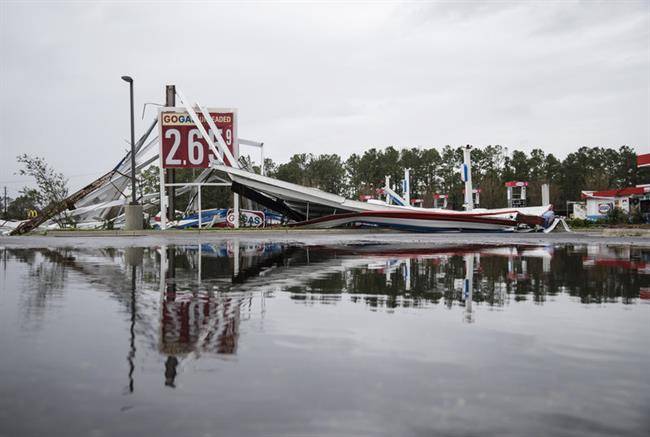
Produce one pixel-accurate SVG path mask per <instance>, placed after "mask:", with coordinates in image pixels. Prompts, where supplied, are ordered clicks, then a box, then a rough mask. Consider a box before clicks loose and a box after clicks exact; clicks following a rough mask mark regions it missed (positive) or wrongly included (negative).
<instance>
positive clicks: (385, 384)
mask: <svg viewBox="0 0 650 437" xmlns="http://www.w3.org/2000/svg"><path fill="white" fill-rule="evenodd" d="M0 252H2V253H1V255H2V256H0V262H1V263H2V264H3V268H2V275H3V276H2V278H3V279H2V281H3V282H2V283H0V350H2V351H3V352H6V351H8V352H9V353H3V355H2V359H0V374H1V375H2V376H3V378H0V393H2V395H3V396H0V435H44V434H47V433H48V431H49V430H55V429H56V430H58V429H66V431H69V432H66V434H67V435H94V434H96V435H126V434H129V433H133V430H134V429H138V430H142V432H140V433H141V434H144V435H185V434H191V435H214V434H217V433H219V434H222V435H245V436H250V435H302V434H314V435H357V434H372V435H502V434H504V432H503V431H504V429H505V430H507V431H511V432H509V433H510V434H512V435H526V434H534V435H563V434H566V435H594V434H599V433H600V434H601V435H647V432H645V431H647V429H648V427H647V407H648V405H650V397H648V393H650V386H649V385H648V381H647V378H644V377H643V375H645V374H644V373H643V371H644V369H643V363H647V362H648V360H649V359H650V356H649V355H648V354H649V352H648V348H647V344H648V331H647V318H648V311H649V310H650V305H648V303H650V268H649V266H650V250H649V249H647V248H642V247H634V246H614V247H605V246H591V245H550V246H547V245H512V246H503V245H493V246H485V245H464V246H457V245H456V246H440V245H438V246H435V247H427V246H426V245H417V244H414V245H390V244H373V245H367V244H365V245H364V244H360V245H321V246H300V245H288V244H271V243H269V244H249V243H244V242H237V241H233V242H227V243H224V244H202V245H194V246H162V247H150V248H130V249H124V250H123V249H111V248H106V249H51V248H50V249H47V248H43V249H2V248H0ZM125 357H126V360H125V359H124V358H125ZM640 363H641V365H640ZM125 381H127V383H128V386H127V387H126V388H125ZM70 405H73V406H75V408H70V407H69V406H70ZM177 411H182V414H170V412H177ZM35 418H37V420H36V419H35ZM68 428H69V429H68ZM506 433H507V432H506ZM54 434H56V432H55V433H54Z"/></svg>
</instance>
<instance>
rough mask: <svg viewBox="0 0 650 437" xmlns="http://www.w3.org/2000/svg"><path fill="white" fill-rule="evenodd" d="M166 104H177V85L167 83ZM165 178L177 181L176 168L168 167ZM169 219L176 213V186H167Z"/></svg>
mask: <svg viewBox="0 0 650 437" xmlns="http://www.w3.org/2000/svg"><path fill="white" fill-rule="evenodd" d="M165 106H168V107H174V106H176V85H167V86H166V87H165ZM165 180H166V181H167V183H168V184H175V183H176V169H174V168H168V169H167V171H166V174H165ZM167 199H168V202H167V219H168V220H169V221H173V220H174V215H175V211H176V187H175V186H173V185H172V186H170V187H167ZM164 213H165V211H162V212H161V214H164Z"/></svg>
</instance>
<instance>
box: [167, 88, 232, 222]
mask: <svg viewBox="0 0 650 437" xmlns="http://www.w3.org/2000/svg"><path fill="white" fill-rule="evenodd" d="M177 94H178V96H179V97H180V98H181V100H182V102H183V104H184V106H174V107H170V106H165V107H161V108H159V109H158V132H159V134H158V138H159V141H158V144H159V145H158V163H159V168H160V182H159V186H160V229H161V230H165V229H166V228H167V214H166V210H167V207H168V205H169V202H168V199H167V195H166V194H165V188H166V187H171V186H175V187H185V186H195V187H196V188H197V192H198V193H197V194H198V203H199V209H198V217H199V221H198V223H199V228H198V229H199V231H200V230H201V225H202V223H201V213H202V205H201V187H203V186H220V187H226V186H227V187H229V186H231V185H232V184H231V183H230V182H212V183H210V182H183V183H167V182H166V180H165V170H166V169H165V167H164V159H165V157H164V154H163V122H162V117H163V114H164V113H184V114H187V116H188V117H190V118H191V119H192V121H193V122H194V125H195V126H196V128H197V129H198V130H199V132H200V133H201V137H202V138H203V139H204V140H205V141H206V143H207V145H208V149H209V150H210V151H212V153H213V154H214V155H215V158H216V160H217V161H218V162H219V163H221V164H225V161H226V160H227V161H228V162H229V163H230V164H231V165H232V166H237V167H238V159H239V136H238V120H239V114H238V111H237V109H236V108H202V107H201V106H200V105H198V104H197V108H196V109H195V108H192V107H190V106H189V102H188V101H187V100H186V99H185V96H183V95H182V93H180V91H178V90H177ZM197 109H198V111H199V112H200V113H201V114H202V115H203V117H204V119H205V121H206V123H207V124H208V129H207V130H206V129H205V126H203V124H202V123H197V122H198V121H199V118H198V116H197V113H196V110H197ZM220 112H221V113H232V114H233V122H232V152H233V153H231V151H230V148H228V147H227V144H226V142H225V141H224V140H223V137H222V135H221V133H220V132H219V130H218V128H217V126H216V125H215V123H214V121H213V120H212V117H210V116H209V114H210V113H220ZM210 132H213V133H214V136H215V137H216V139H217V144H219V146H220V147H219V148H217V147H216V146H215V144H214V143H213V141H212V139H211V138H210V135H209V134H210ZM219 149H223V150H221V152H222V153H219V152H220V150H219ZM224 158H225V159H224ZM197 168H211V163H210V161H209V160H208V166H207V167H197ZM233 209H234V210H235V211H236V213H237V214H236V215H237V216H238V213H239V196H238V195H236V194H235V196H234V205H233ZM235 227H236V228H238V227H239V220H236V223H235Z"/></svg>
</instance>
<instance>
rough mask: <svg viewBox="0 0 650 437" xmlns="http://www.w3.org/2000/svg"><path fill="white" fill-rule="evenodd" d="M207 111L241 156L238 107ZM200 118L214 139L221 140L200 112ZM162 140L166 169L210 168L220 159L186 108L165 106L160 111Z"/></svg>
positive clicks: (163, 164)
mask: <svg viewBox="0 0 650 437" xmlns="http://www.w3.org/2000/svg"><path fill="white" fill-rule="evenodd" d="M207 112H208V113H209V114H210V117H211V118H212V120H213V121H214V124H215V125H216V126H217V128H218V129H219V131H220V133H221V137H222V138H223V140H224V141H225V143H226V145H227V146H228V149H230V152H231V153H232V154H233V156H234V157H235V159H237V156H239V153H238V152H239V150H238V149H239V145H238V142H237V110H236V109H208V110H207ZM197 115H198V117H199V120H200V121H201V123H202V124H203V127H204V128H205V131H206V132H208V135H210V139H212V142H213V143H214V144H215V145H217V148H218V141H217V137H216V135H215V133H214V132H212V130H211V129H210V126H209V125H208V122H207V121H206V120H205V118H204V117H203V114H202V113H201V112H200V111H197ZM158 121H159V123H160V139H161V146H162V147H161V155H160V156H161V157H162V166H163V168H207V167H209V166H210V164H211V163H212V162H213V161H219V160H220V159H223V157H222V156H221V157H219V158H220V159H219V158H217V157H216V156H215V155H214V153H213V152H212V149H210V146H209V145H208V142H207V141H206V140H205V139H204V138H203V135H201V132H200V131H199V129H198V128H197V127H196V125H195V124H194V122H193V121H192V118H191V117H190V115H189V114H188V113H187V111H185V109H184V108H165V109H164V110H163V111H161V112H160V119H159V120H158Z"/></svg>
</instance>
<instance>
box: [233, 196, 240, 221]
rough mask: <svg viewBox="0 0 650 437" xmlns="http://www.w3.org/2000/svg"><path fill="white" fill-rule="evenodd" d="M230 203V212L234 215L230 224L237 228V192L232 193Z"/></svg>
mask: <svg viewBox="0 0 650 437" xmlns="http://www.w3.org/2000/svg"><path fill="white" fill-rule="evenodd" d="M232 203H233V205H232V212H233V214H234V215H235V220H233V222H232V225H233V227H234V228H235V229H239V194H237V193H234V194H233V196H232Z"/></svg>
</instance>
